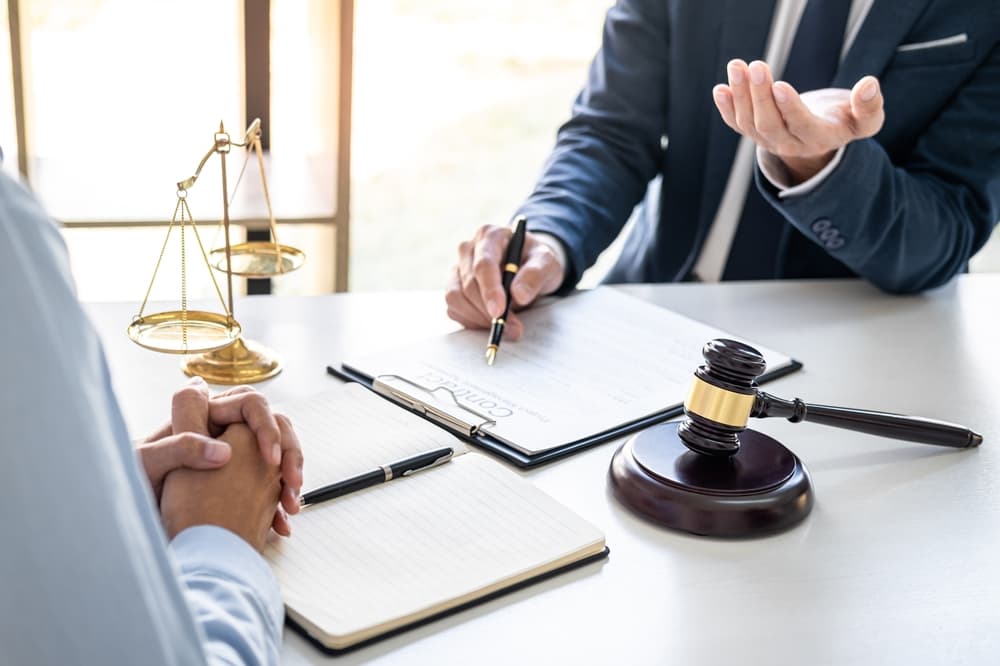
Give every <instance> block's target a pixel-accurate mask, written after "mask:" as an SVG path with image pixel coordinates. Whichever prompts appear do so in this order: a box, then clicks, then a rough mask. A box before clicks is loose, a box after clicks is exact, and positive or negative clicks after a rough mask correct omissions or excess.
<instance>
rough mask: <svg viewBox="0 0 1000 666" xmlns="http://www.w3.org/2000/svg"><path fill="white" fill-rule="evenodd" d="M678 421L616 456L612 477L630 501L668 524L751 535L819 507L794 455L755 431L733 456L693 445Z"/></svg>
mask: <svg viewBox="0 0 1000 666" xmlns="http://www.w3.org/2000/svg"><path fill="white" fill-rule="evenodd" d="M678 425H679V424H678V423H664V424H662V425H658V426H654V427H652V428H649V429H647V430H644V431H642V432H640V433H638V434H637V435H633V436H632V437H630V438H629V439H628V440H627V441H626V442H625V443H624V444H623V445H622V446H621V448H619V449H618V451H616V452H615V455H614V457H613V458H612V459H611V468H610V470H609V472H608V473H609V480H610V483H611V487H612V490H613V491H614V494H615V497H617V498H618V500H619V501H621V502H622V504H624V505H625V506H627V507H629V508H630V509H632V510H633V511H635V512H637V513H639V514H641V515H642V516H644V517H646V518H648V519H650V520H652V521H653V522H656V523H659V524H660V525H663V526H665V527H669V528H670V529H674V530H681V531H683V532H691V533H693V534H701V535H704V536H715V537H749V536H761V535H764V534H769V533H772V532H778V531H781V530H784V529H787V528H789V527H791V526H792V525H795V524H796V523H798V522H799V521H801V520H802V519H803V518H805V517H806V516H807V515H809V511H810V509H812V505H813V492H812V487H811V485H810V483H809V474H808V473H807V472H806V468H805V467H804V466H803V465H802V462H801V461H800V460H799V459H798V458H797V457H796V456H795V454H794V453H792V452H791V451H789V450H788V449H786V448H785V447H784V446H782V445H781V444H779V443H778V441H777V440H775V439H773V438H771V437H768V436H767V435H765V434H763V433H759V432H756V431H754V430H749V429H748V430H744V431H743V432H741V433H740V450H739V451H738V452H737V453H736V454H734V455H732V456H708V455H704V454H700V453H695V452H693V451H691V450H690V449H688V448H687V447H686V446H685V445H684V442H682V441H681V438H680V437H679V436H678V435H677V426H678Z"/></svg>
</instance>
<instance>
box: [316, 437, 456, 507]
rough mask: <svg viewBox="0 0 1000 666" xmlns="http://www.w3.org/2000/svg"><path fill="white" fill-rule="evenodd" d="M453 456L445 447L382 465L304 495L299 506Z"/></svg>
mask: <svg viewBox="0 0 1000 666" xmlns="http://www.w3.org/2000/svg"><path fill="white" fill-rule="evenodd" d="M453 455H455V450H454V449H452V448H451V447H444V448H440V449H434V450H433V451H426V452H425V453H418V454H417V455H415V456H411V457H409V458H404V459H403V460H399V461H396V462H393V463H389V464H387V465H382V466H380V467H378V468H377V469H373V470H372V471H370V472H365V473H364V474H358V475H357V476H352V477H351V478H349V479H344V480H343V481H337V482H336V483H331V484H330V485H328V486H323V487H322V488H317V489H316V490H311V491H309V492H307V493H305V494H303V495H302V498H301V499H300V500H299V504H301V505H303V506H305V505H306V504H316V503H317V502H325V501H326V500H331V499H333V498H335V497H342V496H344V495H347V494H349V493H354V492H357V491H359V490H364V489H365V488H370V487H372V486H377V485H378V484H380V483H385V482H386V481H391V480H392V479H395V478H397V477H400V476H408V475H410V474H413V473H414V472H419V471H420V470H423V469H428V468H430V467H436V466H437V465H440V464H442V463H446V462H448V461H449V460H451V458H452V456H453Z"/></svg>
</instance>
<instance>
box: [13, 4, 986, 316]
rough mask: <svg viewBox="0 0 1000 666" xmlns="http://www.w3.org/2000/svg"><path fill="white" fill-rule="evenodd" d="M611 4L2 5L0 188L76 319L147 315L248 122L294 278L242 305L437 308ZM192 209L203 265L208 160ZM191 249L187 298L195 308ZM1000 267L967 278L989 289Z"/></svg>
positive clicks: (523, 182) (248, 190)
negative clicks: (35, 237) (323, 298)
mask: <svg viewBox="0 0 1000 666" xmlns="http://www.w3.org/2000/svg"><path fill="white" fill-rule="evenodd" d="M610 2H611V0H508V1H507V2H503V3H497V2H488V1H486V0H358V1H357V2H349V1H348V0H341V1H339V2H338V1H332V0H326V1H324V0H213V1H212V2H204V1H203V0H201V1H199V0H174V1H172V2H169V3H167V2H157V1H154V0H20V2H18V0H9V1H8V2H7V3H5V6H4V8H3V11H4V12H5V16H4V18H5V19H6V20H5V21H4V22H3V26H4V30H3V32H2V34H0V72H2V73H3V74H2V76H3V77H6V78H5V79H0V146H2V148H3V150H4V162H3V167H2V168H3V169H4V170H5V171H7V172H8V173H10V174H12V175H15V176H19V172H21V173H26V174H27V181H28V183H29V185H30V187H31V188H32V189H34V190H35V191H36V192H37V193H38V194H39V195H40V196H41V198H42V200H43V202H44V203H45V205H46V206H47V207H48V209H49V211H50V212H51V213H52V214H53V215H54V216H55V217H56V218H57V219H59V220H60V221H61V222H62V223H63V224H64V225H65V236H66V239H67V243H68V246H69V250H70V255H71V260H72V263H73V268H74V273H75V275H76V279H77V282H78V286H79V290H80V295H81V297H83V298H84V299H86V300H102V301H107V300H126V301H127V300H135V301H138V300H141V298H142V296H143V295H144V293H145V289H146V286H147V285H148V283H149V280H150V278H151V276H152V272H153V267H154V265H155V263H156V260H157V257H158V256H159V254H160V252H161V250H162V251H163V253H164V260H163V265H162V267H161V269H160V271H159V273H158V274H157V280H156V283H155V284H154V285H153V287H154V289H153V298H154V299H164V300H170V299H174V298H177V297H178V292H179V281H180V259H179V257H180V248H179V239H178V234H176V233H174V234H172V235H171V237H170V242H169V243H167V244H166V246H165V245H164V239H165V238H166V232H167V226H166V224H167V223H168V222H169V221H170V218H171V213H172V212H173V210H174V205H175V203H176V194H175V192H176V183H177V182H178V181H180V180H183V179H184V178H186V177H188V176H190V175H191V174H192V173H193V172H194V169H195V167H196V166H197V165H198V162H199V160H200V159H201V158H202V157H203V156H204V155H205V153H206V151H208V150H209V149H210V148H211V147H212V145H213V136H214V132H216V131H217V129H218V127H219V123H220V120H221V121H224V122H225V126H226V129H227V130H228V131H230V132H231V133H232V136H233V138H234V139H237V140H238V139H239V138H241V137H242V133H243V130H244V128H245V127H246V125H247V124H248V122H249V121H250V120H252V118H253V117H258V116H260V117H262V118H263V119H264V121H265V126H264V130H265V147H266V149H267V151H266V152H267V162H266V164H267V168H266V170H267V177H268V184H269V186H270V195H271V200H272V202H273V204H274V208H275V213H276V215H277V218H278V222H279V226H278V228H277V230H278V236H279V239H280V241H281V242H282V243H285V244H288V245H294V246H296V247H299V248H301V249H302V250H304V251H305V252H306V254H307V261H306V264H305V266H304V267H303V268H302V269H300V270H299V271H297V272H295V273H292V274H289V275H284V276H280V277H277V278H275V279H273V280H271V281H269V282H268V283H255V284H254V285H251V287H250V290H251V291H260V290H264V291H266V290H270V291H272V292H273V293H292V294H313V293H323V292H328V291H333V290H345V289H350V290H352V291H370V290H400V289H427V288H430V289H436V288H441V287H443V285H444V281H445V278H446V275H447V270H448V268H449V267H450V265H451V263H452V262H453V259H454V256H455V251H456V250H455V248H456V246H457V244H458V243H459V242H460V241H461V240H463V239H465V238H467V237H468V236H470V235H471V234H472V232H473V231H474V230H475V228H476V227H477V226H478V225H480V224H482V223H486V222H491V223H497V224H502V223H505V222H507V221H508V219H509V217H510V215H511V213H512V212H513V210H514V209H515V208H516V206H517V205H518V203H519V202H520V200H521V199H522V198H524V197H525V196H526V195H527V194H528V192H529V190H530V188H531V186H532V183H533V182H534V180H535V178H536V177H537V175H538V173H539V170H540V168H541V166H542V163H543V161H544V159H545V156H546V155H547V153H548V151H549V150H550V149H551V147H552V144H553V141H554V138H555V133H556V130H557V128H558V126H559V125H560V124H561V123H562V122H563V121H564V120H566V118H567V117H568V114H569V111H570V106H571V104H572V101H573V98H574V96H575V95H576V92H577V91H578V89H579V87H580V85H581V84H582V83H583V81H584V78H585V74H586V68H587V66H588V64H589V62H590V60H591V58H592V57H593V55H594V53H595V52H596V50H597V48H598V46H599V44H600V36H601V24H602V21H603V18H604V14H605V12H606V11H607V8H608V6H609V5H610ZM244 160H245V154H244V152H243V151H239V150H235V149H234V151H233V153H231V154H230V155H229V157H228V165H227V166H228V181H229V187H230V194H231V195H232V210H231V212H232V216H233V219H234V221H235V223H236V224H235V226H234V228H233V234H234V239H235V240H240V239H243V238H245V237H246V233H247V229H250V230H251V233H252V234H255V235H254V237H255V238H260V237H264V236H261V234H262V233H264V234H266V228H267V224H266V220H267V214H266V208H265V207H264V206H263V196H262V185H261V182H260V172H259V170H258V169H257V167H256V161H255V159H250V161H249V162H248V163H247V166H246V168H245V171H244ZM241 171H243V174H242V177H241V176H240V173H241ZM237 182H238V183H239V185H238V186H237V187H234V184H235V183H237ZM189 202H190V206H191V210H192V213H193V215H194V217H195V220H196V221H197V223H198V229H199V232H200V234H199V235H200V237H201V239H202V241H203V243H204V245H205V246H206V249H209V248H211V247H217V246H218V245H219V244H220V243H221V236H220V234H219V226H218V221H219V219H220V217H221V165H220V163H219V160H218V157H217V156H213V157H212V158H211V159H210V160H209V161H208V162H207V163H206V165H205V168H204V171H203V173H202V176H201V177H200V178H199V180H198V182H197V183H196V184H195V185H194V186H193V187H192V188H191V192H190V198H189ZM187 243H188V245H187V250H188V256H187V261H188V266H187V275H188V293H189V296H192V297H198V296H207V295H209V294H211V293H213V288H212V286H211V280H210V278H209V276H208V271H207V269H206V268H205V267H204V262H203V261H202V260H201V259H200V255H199V253H198V250H197V245H192V237H191V235H190V234H189V235H188V237H187ZM996 245H997V243H996V242H994V243H992V244H991V246H989V247H988V248H987V250H985V251H984V252H982V253H980V255H979V256H977V257H976V259H975V261H974V265H973V269H974V270H998V269H1000V251H998V250H997V248H996V247H995V246H996ZM598 277H599V270H598V272H596V273H595V272H592V273H591V274H590V275H589V276H588V279H589V280H590V281H591V282H593V281H595V280H596V279H597V278H598ZM240 287H241V288H245V287H244V286H243V285H242V282H241V285H240Z"/></svg>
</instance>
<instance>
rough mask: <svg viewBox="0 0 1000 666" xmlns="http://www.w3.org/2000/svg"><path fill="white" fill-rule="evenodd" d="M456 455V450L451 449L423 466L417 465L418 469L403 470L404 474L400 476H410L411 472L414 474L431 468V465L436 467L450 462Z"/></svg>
mask: <svg viewBox="0 0 1000 666" xmlns="http://www.w3.org/2000/svg"><path fill="white" fill-rule="evenodd" d="M454 455H455V451H454V449H451V450H449V451H448V453H446V454H444V455H443V456H441V457H440V458H435V459H434V460H432V461H430V462H429V463H427V464H426V465H424V466H423V467H417V468H416V469H408V470H406V471H405V472H403V473H402V474H400V476H409V475H410V474H413V473H414V472H422V471H423V470H425V469H430V468H431V467H436V466H438V465H440V464H442V463H446V462H448V461H449V460H451V459H452V458H453V457H454Z"/></svg>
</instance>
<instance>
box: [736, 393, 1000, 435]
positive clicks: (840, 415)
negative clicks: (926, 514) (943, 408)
mask: <svg viewBox="0 0 1000 666" xmlns="http://www.w3.org/2000/svg"><path fill="white" fill-rule="evenodd" d="M750 416H754V417H757V418H761V419H766V418H770V417H780V418H786V419H788V420H789V421H791V422H792V423H798V422H799V421H809V422H810V423H821V424H823V425H828V426H833V427H834V428H844V429H846V430H856V431H858V432H863V433H867V434H869V435H878V436H880V437H890V438H892V439H903V440H906V441H909V442H921V443H923V444H936V445H938V446H950V447H953V448H956V449H965V448H969V447H971V446H979V445H980V444H981V443H982V441H983V436H982V435H980V434H978V433H975V432H973V431H972V430H969V429H968V428H966V427H964V426H960V425H956V424H954V423H947V422H945V421H936V420H934V419H925V418H920V417H917V416H903V415H902V414H889V413H886V412H871V411H868V410H864V409H849V408H846V407H829V406H827V405H809V404H806V403H804V402H802V401H801V400H799V399H798V398H795V399H794V400H785V399H784V398H778V397H775V396H773V395H770V394H767V393H764V392H763V391H758V392H757V397H756V399H755V400H754V405H753V409H752V410H751V411H750Z"/></svg>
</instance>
